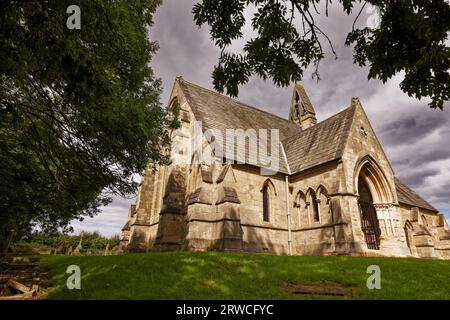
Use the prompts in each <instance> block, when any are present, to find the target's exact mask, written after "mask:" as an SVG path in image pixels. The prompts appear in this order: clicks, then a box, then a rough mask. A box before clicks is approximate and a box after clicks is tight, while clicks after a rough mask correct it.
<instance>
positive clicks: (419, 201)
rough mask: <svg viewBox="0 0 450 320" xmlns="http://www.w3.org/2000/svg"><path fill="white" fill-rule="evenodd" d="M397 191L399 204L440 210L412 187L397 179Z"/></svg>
mask: <svg viewBox="0 0 450 320" xmlns="http://www.w3.org/2000/svg"><path fill="white" fill-rule="evenodd" d="M395 189H396V190H397V196H398V202H400V203H404V204H406V205H409V206H412V207H419V208H423V209H427V210H431V211H435V212H438V210H437V209H436V208H435V207H433V206H432V205H431V204H429V203H428V202H427V201H426V200H425V199H423V198H422V197H421V196H419V195H418V194H417V193H415V192H414V191H413V190H412V189H411V188H410V187H408V186H407V185H406V184H404V183H403V182H401V181H400V180H399V179H397V178H395Z"/></svg>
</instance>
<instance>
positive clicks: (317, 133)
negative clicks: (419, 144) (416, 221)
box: [177, 77, 438, 212]
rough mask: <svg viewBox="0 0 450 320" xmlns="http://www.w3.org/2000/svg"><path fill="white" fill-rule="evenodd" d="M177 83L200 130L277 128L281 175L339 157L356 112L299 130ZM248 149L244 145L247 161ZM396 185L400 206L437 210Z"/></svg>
mask: <svg viewBox="0 0 450 320" xmlns="http://www.w3.org/2000/svg"><path fill="white" fill-rule="evenodd" d="M177 81H178V84H179V85H180V88H181V90H182V91H183V93H184V95H185V97H186V99H187V101H188V103H189V106H190V107H191V109H192V112H193V113H194V116H195V118H196V120H198V121H202V126H203V130H207V129H218V130H220V131H221V132H222V134H223V135H224V134H225V132H226V129H243V130H248V129H255V130H256V131H257V130H258V129H279V135H280V136H279V138H280V141H281V143H282V146H283V149H284V150H280V152H279V164H280V168H279V171H280V172H282V173H285V174H286V173H289V174H294V173H297V172H301V171H304V170H307V169H310V168H313V167H316V166H319V165H322V164H325V163H328V162H331V161H334V160H338V159H340V158H341V157H342V153H343V151H344V147H345V144H346V142H347V137H348V135H349V132H350V128H351V123H352V119H353V117H354V114H355V111H356V106H355V105H353V104H352V105H351V106H350V107H348V108H346V109H344V110H343V111H341V112H339V113H337V114H335V115H333V116H331V117H330V118H328V119H326V120H323V121H321V122H319V123H317V124H316V125H314V126H312V127H309V128H307V129H301V128H300V127H299V126H297V125H296V124H295V123H293V122H291V121H289V120H287V119H283V118H281V117H278V116H276V115H274V114H271V113H268V112H265V111H262V110H259V109H257V108H254V107H252V106H249V105H247V104H245V103H242V102H239V101H237V100H235V99H232V98H229V97H227V96H224V95H221V94H219V93H216V92H214V91H212V90H208V89H205V88H203V87H200V86H198V85H196V84H193V83H190V82H188V81H186V80H184V79H183V78H181V77H179V78H178V79H177ZM302 89H303V88H302ZM303 91H304V90H303ZM305 94H306V93H305ZM302 99H304V98H303V97H302ZM308 101H309V99H308ZM309 103H310V102H309ZM224 138H225V137H224ZM224 143H225V141H224ZM269 149H270V148H269ZM248 150H249V148H248V147H247V146H246V148H245V155H246V159H248V156H249V155H248ZM238 151H239V150H238ZM283 152H284V153H285V154H286V158H287V164H286V161H285V159H284V156H283ZM268 153H270V151H268ZM261 166H262V165H261ZM395 185H396V189H397V194H398V201H399V202H400V203H404V204H406V205H411V206H416V207H420V208H424V209H427V210H431V211H435V212H437V211H438V210H436V209H435V208H434V207H433V206H432V205H430V204H429V203H428V202H427V201H425V200H424V199H423V198H422V197H420V196H419V195H418V194H417V193H415V192H414V191H413V190H411V189H410V188H409V187H408V186H406V185H405V184H404V183H402V182H401V181H400V180H398V179H397V178H396V179H395Z"/></svg>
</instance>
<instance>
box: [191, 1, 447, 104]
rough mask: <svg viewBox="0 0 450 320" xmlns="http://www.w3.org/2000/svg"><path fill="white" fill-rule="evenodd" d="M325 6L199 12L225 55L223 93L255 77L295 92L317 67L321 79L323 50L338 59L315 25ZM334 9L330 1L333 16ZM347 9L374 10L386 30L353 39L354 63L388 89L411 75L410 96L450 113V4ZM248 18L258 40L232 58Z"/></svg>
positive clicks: (233, 6)
mask: <svg viewBox="0 0 450 320" xmlns="http://www.w3.org/2000/svg"><path fill="white" fill-rule="evenodd" d="M319 2H320V1H319V0H304V1H294V0H290V1H275V0H247V1H237V0H233V1H221V0H204V1H201V2H200V3H198V4H196V5H195V6H194V8H193V12H194V21H195V22H196V24H197V25H199V26H202V25H204V24H207V25H208V26H210V27H211V30H210V34H211V38H212V40H213V41H214V42H215V44H216V45H217V46H218V47H219V48H220V49H221V52H222V53H221V56H220V57H219V64H218V65H217V66H216V67H215V69H214V72H213V83H214V87H215V88H216V90H218V91H219V92H224V91H226V92H227V93H228V94H229V95H231V96H237V95H238V92H239V91H238V88H239V85H242V84H245V83H247V81H248V79H249V77H251V76H253V75H255V76H258V77H260V78H262V79H267V78H271V79H272V81H273V82H274V83H275V84H276V85H278V86H288V85H290V84H291V83H292V82H294V81H298V80H301V78H302V77H303V73H304V71H305V69H306V68H307V67H308V66H309V65H311V64H313V65H314V66H315V72H314V74H313V75H314V76H317V78H319V63H320V60H321V59H322V58H323V57H324V50H323V47H324V46H325V45H329V46H331V49H332V51H333V53H334V48H333V44H332V42H331V39H329V38H328V37H327V35H326V34H325V33H324V32H322V30H321V29H320V27H319V26H318V25H317V24H316V22H315V20H314V14H316V13H318V8H317V4H318V3H319ZM330 3H331V1H328V0H327V1H326V13H327V12H328V5H329V4H330ZM339 3H340V4H341V5H342V8H343V10H344V12H346V13H347V14H351V13H352V12H353V9H354V8H355V7H356V8H357V10H358V12H362V9H363V8H364V7H366V6H367V5H373V6H375V7H377V9H379V11H380V13H381V17H380V18H381V22H380V25H379V27H377V28H375V29H371V28H369V27H365V28H362V29H354V30H350V32H349V33H348V35H347V40H346V45H353V46H354V62H355V63H356V64H358V65H360V66H364V65H369V66H370V68H369V74H368V77H369V78H378V79H380V80H382V81H384V82H385V81H387V80H388V79H390V78H391V77H393V76H394V75H396V74H397V73H399V72H403V73H404V75H405V76H404V80H403V81H402V83H401V86H400V87H401V89H402V90H403V91H404V92H406V93H407V94H408V95H410V96H414V97H416V98H418V99H421V98H422V97H430V98H431V99H432V102H431V103H430V107H432V108H441V109H442V108H443V104H444V102H445V101H448V100H449V92H450V90H449V83H450V75H449V70H450V55H449V48H448V45H446V43H445V41H446V39H447V37H448V34H449V32H450V13H449V12H450V5H449V4H448V2H447V1H445V0H436V1H423V0H398V1H381V0H369V1H365V2H364V3H363V2H362V1H360V0H340V1H339ZM362 5H364V7H362ZM244 10H247V13H248V12H252V11H253V16H252V18H251V26H252V28H253V30H254V32H255V34H256V36H255V37H253V38H251V39H248V40H247V39H246V43H245V45H244V46H243V48H241V50H240V51H241V53H234V52H228V51H227V49H228V48H229V47H230V46H232V45H233V40H236V39H240V38H242V37H243V34H242V31H241V30H242V28H243V26H244V25H245V22H246V21H245V16H244ZM356 16H357V17H359V14H358V15H356ZM233 48H235V46H233ZM238 50H239V49H238ZM334 54H335V53H334ZM335 55H336V54H335Z"/></svg>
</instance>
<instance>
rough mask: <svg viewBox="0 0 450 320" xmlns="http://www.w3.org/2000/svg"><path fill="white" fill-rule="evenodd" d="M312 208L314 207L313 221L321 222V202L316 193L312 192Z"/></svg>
mask: <svg viewBox="0 0 450 320" xmlns="http://www.w3.org/2000/svg"><path fill="white" fill-rule="evenodd" d="M312 197H313V198H312V209H313V221H314V222H320V209H319V202H320V200H319V199H317V197H316V195H315V194H312Z"/></svg>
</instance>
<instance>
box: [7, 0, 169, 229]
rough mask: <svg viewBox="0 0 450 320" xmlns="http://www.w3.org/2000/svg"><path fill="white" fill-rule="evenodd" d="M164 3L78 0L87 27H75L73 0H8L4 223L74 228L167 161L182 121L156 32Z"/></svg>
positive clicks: (82, 19) (147, 0) (16, 226)
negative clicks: (160, 74)
mask: <svg viewBox="0 0 450 320" xmlns="http://www.w3.org/2000/svg"><path fill="white" fill-rule="evenodd" d="M160 3H161V1H160V0H138V1H133V2H128V1H108V0H101V1H90V0H81V1H78V3H77V5H78V6H79V7H80V8H81V29H80V30H69V29H68V28H67V27H66V19H67V17H68V14H67V13H66V8H67V7H68V6H69V5H70V4H72V3H71V2H70V1H68V0H58V1H56V0H51V1H46V2H42V1H26V2H22V1H19V2H18V1H3V2H2V3H1V5H0V17H1V20H0V30H1V31H0V79H1V81H0V146H1V147H2V152H1V158H0V160H1V161H0V173H1V177H2V180H3V181H4V182H5V183H4V184H3V183H2V185H1V186H0V214H1V215H2V216H1V219H0V220H1V222H0V229H1V228H3V227H4V226H6V225H13V226H15V228H19V225H22V226H23V228H22V229H23V230H26V229H27V228H29V227H30V226H32V225H34V224H38V225H40V226H41V227H42V228H44V229H45V228H49V229H54V228H57V227H64V226H67V224H68V223H69V221H70V220H72V219H74V218H81V217H82V216H83V215H94V214H95V213H96V212H97V211H98V207H99V206H101V205H103V204H105V203H107V202H108V201H109V195H110V194H121V195H130V194H133V193H134V192H135V191H136V190H137V184H136V183H133V182H132V181H131V179H130V178H131V175H132V174H134V173H140V172H142V171H143V170H144V168H145V167H146V166H147V165H148V163H149V161H150V164H151V165H155V164H158V163H164V162H165V161H167V159H166V156H165V150H166V149H167V147H168V145H169V139H168V137H167V135H168V131H167V130H166V129H168V128H169V127H171V126H173V125H175V123H174V122H173V121H172V120H170V119H169V117H167V115H166V112H165V110H164V109H162V108H161V105H160V102H159V95H160V92H161V81H160V80H159V79H156V78H155V76H154V74H153V71H152V70H151V68H150V67H149V62H150V59H151V56H152V55H153V54H154V53H155V52H156V50H157V48H158V46H157V44H156V43H155V42H152V41H150V40H149V39H148V38H147V29H148V28H149V27H150V26H151V24H152V15H153V13H154V11H155V10H156V8H157V6H158V5H159V4H160ZM106 194H108V196H107V195H106ZM8 228H9V227H8ZM0 231H1V230H0Z"/></svg>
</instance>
